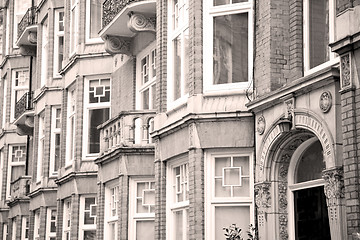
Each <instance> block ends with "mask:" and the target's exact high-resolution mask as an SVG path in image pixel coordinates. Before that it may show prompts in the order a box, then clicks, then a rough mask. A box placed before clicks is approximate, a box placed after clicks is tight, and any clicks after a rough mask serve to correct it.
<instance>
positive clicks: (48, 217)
mask: <svg viewBox="0 0 360 240" xmlns="http://www.w3.org/2000/svg"><path fill="white" fill-rule="evenodd" d="M52 211H55V213H56V214H55V220H52V219H51V213H52ZM51 222H55V228H56V227H57V209H56V208H50V207H48V208H47V209H46V239H50V240H51V239H56V231H55V232H51Z"/></svg>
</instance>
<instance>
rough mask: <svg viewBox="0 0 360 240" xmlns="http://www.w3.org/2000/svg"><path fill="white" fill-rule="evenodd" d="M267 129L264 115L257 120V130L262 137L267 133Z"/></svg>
mask: <svg viewBox="0 0 360 240" xmlns="http://www.w3.org/2000/svg"><path fill="white" fill-rule="evenodd" d="M265 128H266V122H265V118H264V116H263V115H261V116H260V117H259V118H258V120H257V128H256V130H257V132H258V133H259V134H260V135H263V134H264V132H265Z"/></svg>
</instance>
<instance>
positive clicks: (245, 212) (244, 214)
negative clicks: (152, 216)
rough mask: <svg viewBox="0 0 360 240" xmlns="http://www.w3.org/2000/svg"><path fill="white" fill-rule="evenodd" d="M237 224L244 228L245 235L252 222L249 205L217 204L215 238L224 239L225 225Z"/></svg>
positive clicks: (244, 235)
mask: <svg viewBox="0 0 360 240" xmlns="http://www.w3.org/2000/svg"><path fill="white" fill-rule="evenodd" d="M231 224H236V226H237V227H240V228H241V229H243V237H246V231H247V230H248V226H249V224H250V207H248V206H221V207H220V206H215V239H224V231H223V227H229V226H230V225H231Z"/></svg>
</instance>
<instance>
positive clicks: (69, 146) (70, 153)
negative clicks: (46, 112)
mask: <svg viewBox="0 0 360 240" xmlns="http://www.w3.org/2000/svg"><path fill="white" fill-rule="evenodd" d="M67 105H68V107H67V124H66V126H67V127H66V131H67V132H66V163H65V165H70V164H71V163H72V161H73V159H74V157H75V131H76V121H75V118H76V89H71V90H68V102H67Z"/></svg>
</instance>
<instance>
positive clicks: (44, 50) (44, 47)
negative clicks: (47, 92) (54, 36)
mask: <svg viewBox="0 0 360 240" xmlns="http://www.w3.org/2000/svg"><path fill="white" fill-rule="evenodd" d="M41 26H42V41H41V84H40V87H43V86H44V85H45V84H46V81H47V77H48V76H47V75H48V52H49V33H48V19H47V18H46V19H45V20H44V21H43V23H42V24H41Z"/></svg>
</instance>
